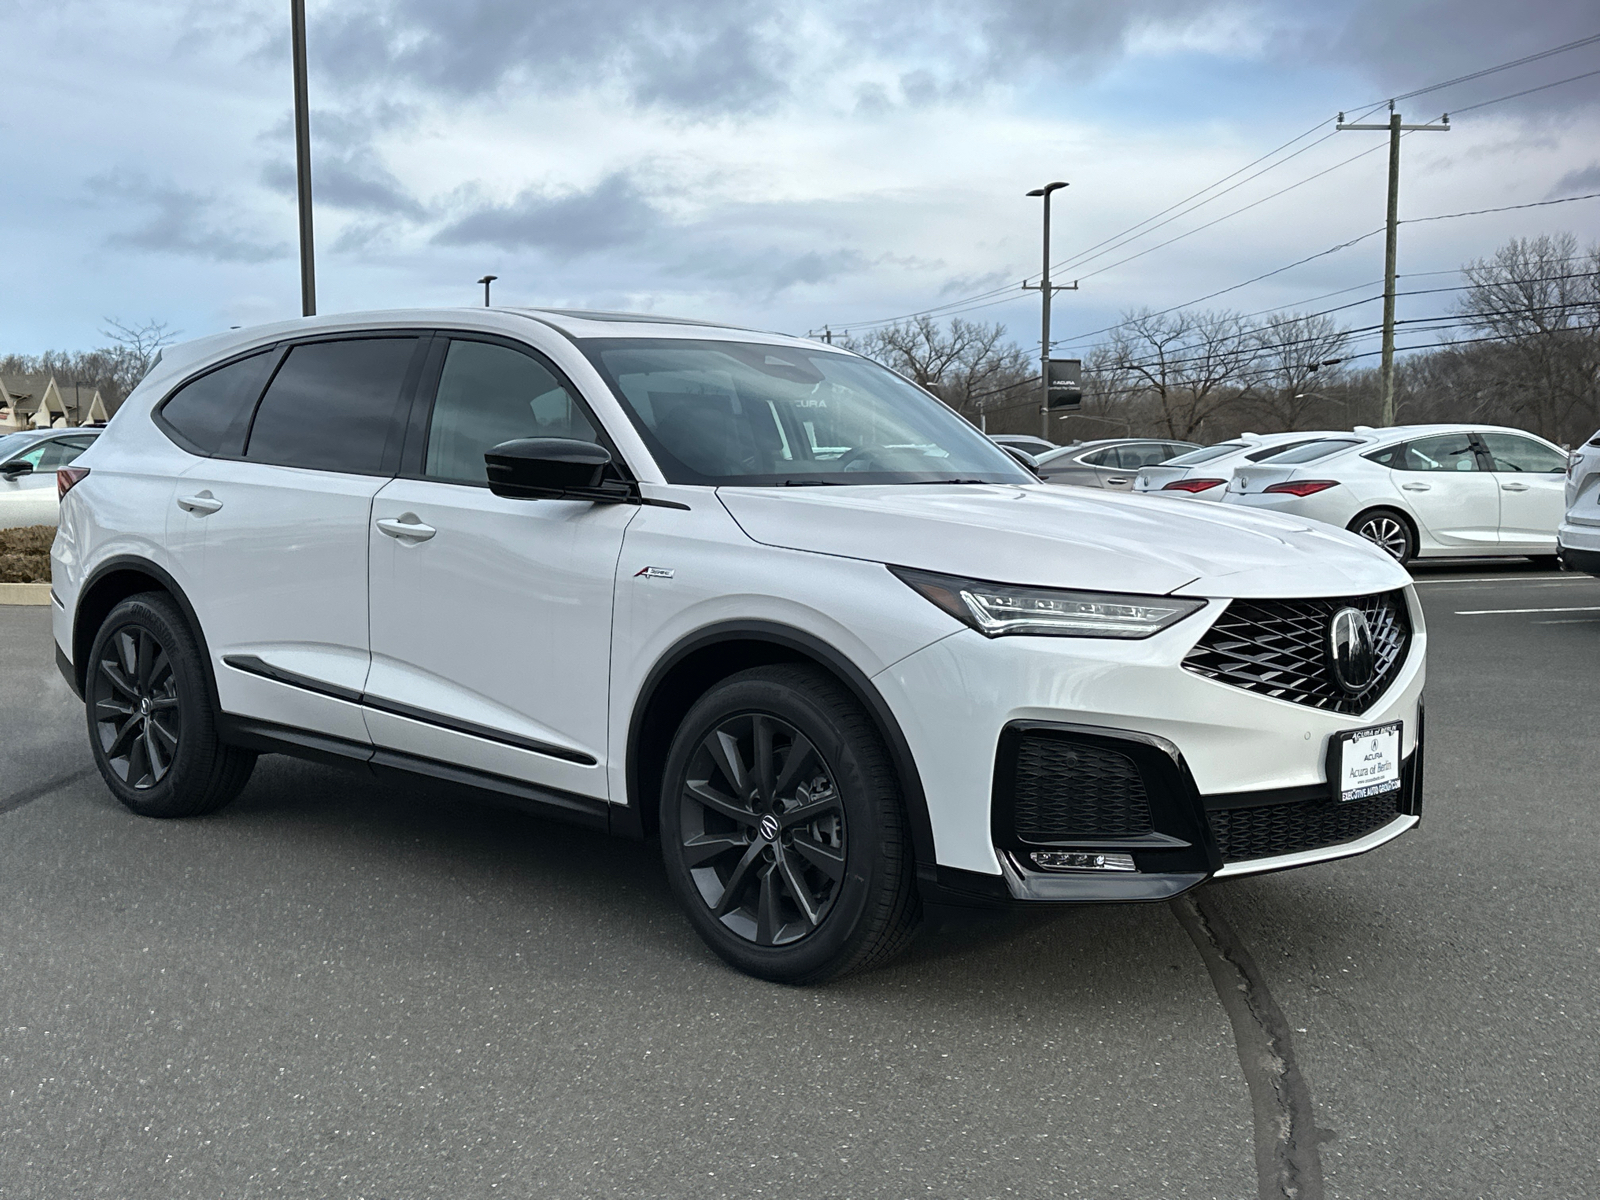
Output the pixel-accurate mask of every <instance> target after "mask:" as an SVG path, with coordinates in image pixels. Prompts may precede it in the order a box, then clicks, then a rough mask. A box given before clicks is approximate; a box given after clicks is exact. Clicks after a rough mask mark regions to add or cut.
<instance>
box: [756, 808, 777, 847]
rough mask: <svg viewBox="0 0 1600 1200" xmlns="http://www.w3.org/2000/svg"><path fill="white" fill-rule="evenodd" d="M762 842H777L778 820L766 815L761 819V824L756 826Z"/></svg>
mask: <svg viewBox="0 0 1600 1200" xmlns="http://www.w3.org/2000/svg"><path fill="white" fill-rule="evenodd" d="M756 829H757V831H758V832H759V833H760V834H761V838H762V840H763V841H767V842H775V841H777V840H778V818H777V817H775V816H773V815H772V814H771V813H768V814H767V815H766V816H764V817H762V818H761V823H760V824H759V825H757V826H756Z"/></svg>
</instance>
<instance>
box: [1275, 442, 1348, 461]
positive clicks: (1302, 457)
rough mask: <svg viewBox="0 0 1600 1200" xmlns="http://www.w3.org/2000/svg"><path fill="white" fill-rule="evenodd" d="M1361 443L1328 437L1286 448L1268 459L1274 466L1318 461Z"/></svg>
mask: <svg viewBox="0 0 1600 1200" xmlns="http://www.w3.org/2000/svg"><path fill="white" fill-rule="evenodd" d="M1359 445H1361V443H1360V442H1357V441H1353V440H1352V441H1344V440H1338V439H1333V438H1328V439H1325V440H1323V441H1320V442H1305V443H1302V444H1301V445H1299V446H1296V447H1295V448H1294V449H1292V450H1285V451H1284V452H1283V453H1282V454H1274V455H1273V456H1272V457H1271V458H1269V459H1267V461H1268V462H1270V463H1272V464H1273V465H1274V466H1280V465H1283V464H1285V463H1308V462H1316V461H1317V459H1319V458H1327V457H1328V455H1330V454H1333V453H1334V452H1335V451H1338V450H1348V449H1349V448H1350V447H1351V446H1359Z"/></svg>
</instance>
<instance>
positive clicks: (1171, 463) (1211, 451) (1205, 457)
mask: <svg viewBox="0 0 1600 1200" xmlns="http://www.w3.org/2000/svg"><path fill="white" fill-rule="evenodd" d="M1249 445H1250V443H1249V442H1218V443H1217V444H1216V445H1215V446H1202V447H1201V448H1200V449H1198V450H1191V451H1189V453H1187V454H1180V455H1178V457H1177V458H1169V459H1167V461H1166V462H1164V463H1162V464H1161V465H1162V466H1164V467H1193V466H1198V465H1199V464H1200V463H1204V462H1210V461H1211V460H1212V459H1214V458H1223V457H1225V456H1227V455H1229V454H1232V453H1233V452H1234V451H1235V450H1243V449H1245V448H1246V447H1247V446H1249Z"/></svg>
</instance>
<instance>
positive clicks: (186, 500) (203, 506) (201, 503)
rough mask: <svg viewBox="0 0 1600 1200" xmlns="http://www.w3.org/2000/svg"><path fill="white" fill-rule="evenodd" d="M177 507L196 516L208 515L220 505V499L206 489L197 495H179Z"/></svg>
mask: <svg viewBox="0 0 1600 1200" xmlns="http://www.w3.org/2000/svg"><path fill="white" fill-rule="evenodd" d="M178 507H179V508H181V509H183V511H184V512H186V513H193V514H194V515H195V516H197V517H208V516H210V515H211V514H212V513H214V512H216V511H217V509H219V508H221V507H222V501H221V500H218V499H217V498H216V497H215V496H213V495H212V494H211V492H210V490H209V489H208V490H206V491H203V492H201V493H200V494H199V495H198V496H179V497H178Z"/></svg>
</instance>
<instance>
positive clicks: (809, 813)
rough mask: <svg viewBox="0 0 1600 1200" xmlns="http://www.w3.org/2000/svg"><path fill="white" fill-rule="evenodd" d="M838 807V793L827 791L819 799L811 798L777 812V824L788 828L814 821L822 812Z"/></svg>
mask: <svg viewBox="0 0 1600 1200" xmlns="http://www.w3.org/2000/svg"><path fill="white" fill-rule="evenodd" d="M838 808H839V794H838V793H837V792H828V793H827V794H826V795H824V796H823V797H822V798H821V799H819V800H811V801H809V802H807V803H805V804H802V805H800V807H799V808H791V809H789V811H788V812H781V813H779V814H778V824H779V825H781V826H782V827H783V828H785V829H789V828H791V827H792V826H795V825H800V824H803V823H804V822H806V821H815V820H816V819H817V818H818V817H820V816H821V815H822V814H823V813H829V812H836V811H837V810H838Z"/></svg>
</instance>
